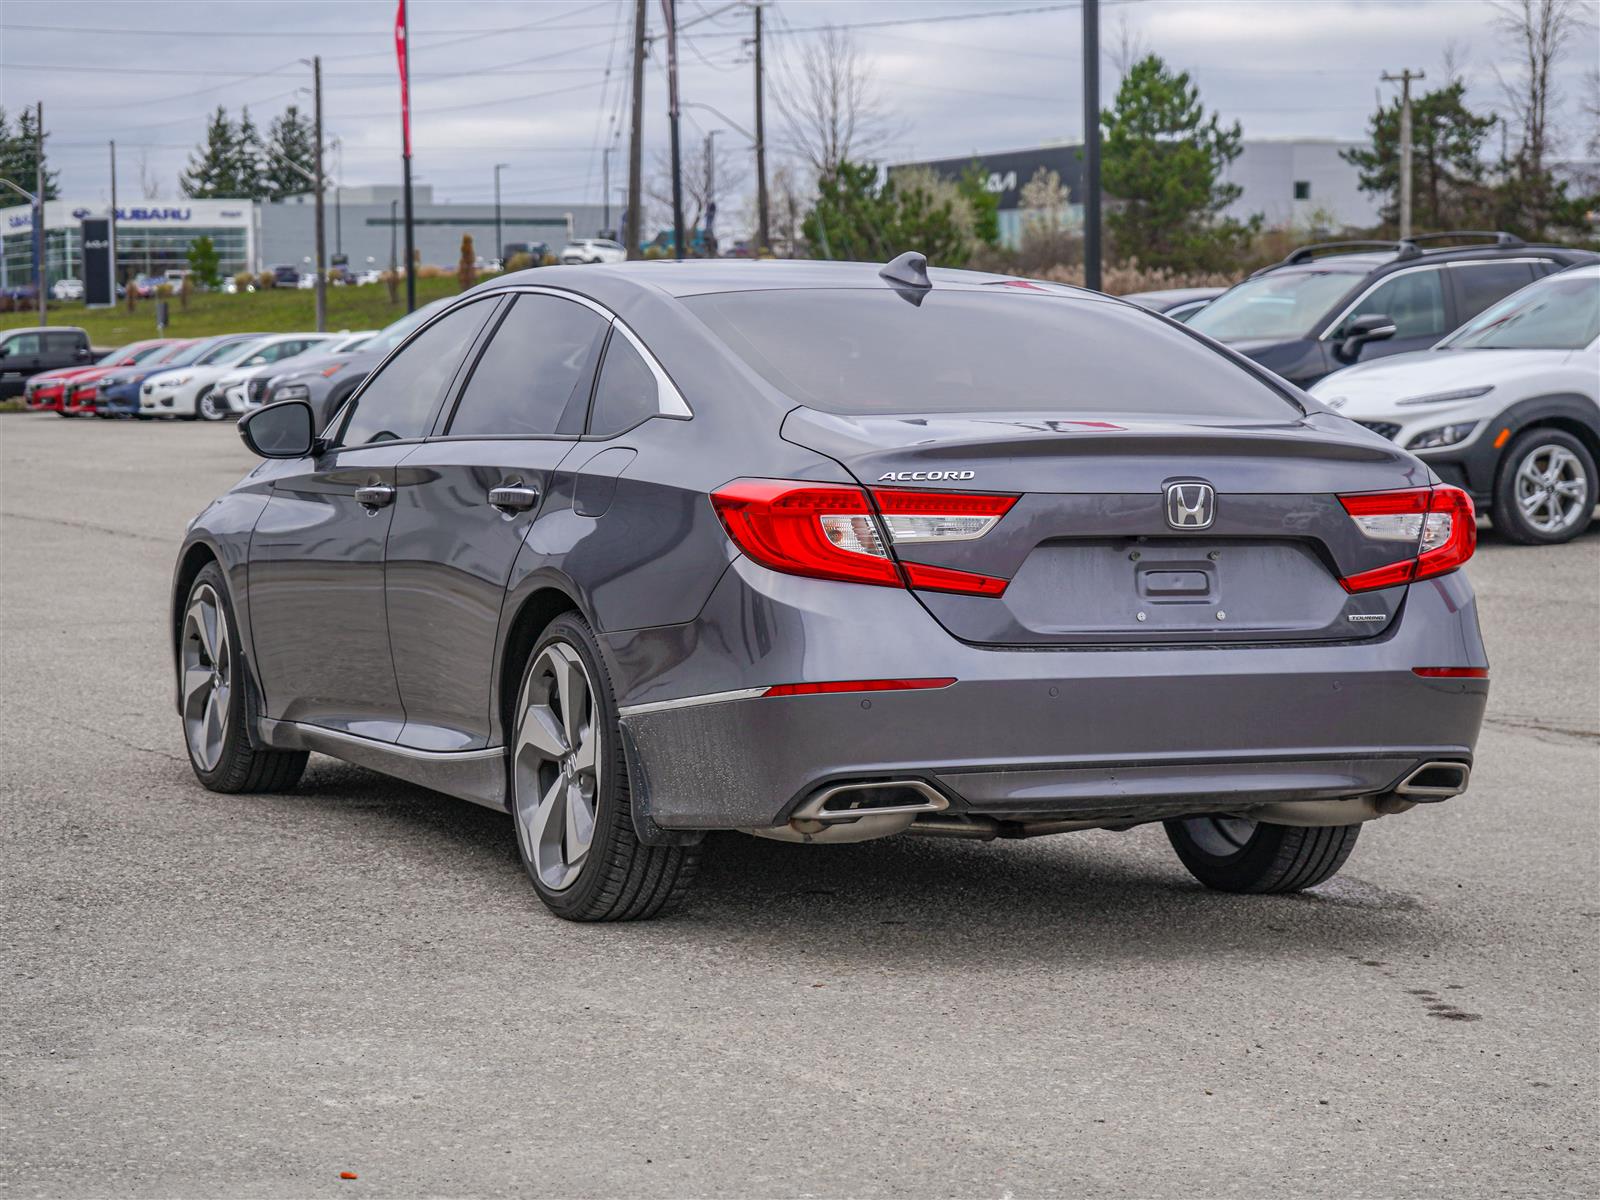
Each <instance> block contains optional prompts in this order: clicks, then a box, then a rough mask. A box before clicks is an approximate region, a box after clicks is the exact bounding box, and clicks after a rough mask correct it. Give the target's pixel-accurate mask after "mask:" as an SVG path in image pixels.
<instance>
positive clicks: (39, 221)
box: [33, 100, 49, 325]
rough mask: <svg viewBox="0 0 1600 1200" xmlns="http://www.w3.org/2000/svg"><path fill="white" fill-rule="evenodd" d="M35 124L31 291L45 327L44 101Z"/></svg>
mask: <svg viewBox="0 0 1600 1200" xmlns="http://www.w3.org/2000/svg"><path fill="white" fill-rule="evenodd" d="M36 113H37V118H36V120H37V123H36V124H35V125H34V127H33V144H34V151H33V177H34V187H33V191H34V201H33V203H34V213H33V245H34V252H33V285H34V286H33V290H34V291H35V292H37V293H38V296H39V324H40V325H46V324H48V323H49V322H48V320H47V318H46V316H45V298H44V249H45V247H44V101H43V100H41V101H39V107H38V108H37V110H36Z"/></svg>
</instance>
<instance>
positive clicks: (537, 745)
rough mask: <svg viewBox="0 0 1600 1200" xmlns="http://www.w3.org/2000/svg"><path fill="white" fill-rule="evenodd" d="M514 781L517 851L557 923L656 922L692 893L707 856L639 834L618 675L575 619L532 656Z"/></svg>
mask: <svg viewBox="0 0 1600 1200" xmlns="http://www.w3.org/2000/svg"><path fill="white" fill-rule="evenodd" d="M510 775H511V780H510V782H511V800H512V804H511V811H512V817H513V819H514V821H515V823H516V832H517V849H518V852H519V853H520V855H521V857H522V863H523V866H524V867H526V868H527V871H528V877H529V878H530V879H532V880H533V886H534V889H535V890H536V891H537V892H538V893H539V899H541V900H543V901H544V903H545V905H546V907H548V908H549V909H550V911H551V912H553V913H555V914H556V915H557V916H558V917H564V918H566V919H567V920H569V921H627V920H636V919H639V918H642V917H653V916H655V915H656V914H657V913H659V912H661V911H662V910H663V909H665V908H667V907H668V906H669V905H671V904H673V903H675V902H676V901H678V900H679V899H680V898H681V897H682V895H683V894H684V892H685V891H686V890H687V888H688V885H689V883H690V881H691V880H692V879H693V877H694V873H695V870H696V868H697V866H698V860H699V855H700V847H699V846H646V845H645V844H644V843H642V842H641V841H639V838H638V835H637V834H636V833H635V832H634V826H633V812H632V800H631V793H630V792H629V788H628V766H627V762H626V760H625V758H624V756H623V752H622V739H621V734H620V732H619V730H618V727H617V713H616V703H615V701H614V699H613V694H612V690H611V681H610V676H609V675H608V674H607V673H606V669H605V665H604V663H603V662H602V661H601V658H600V650H599V647H598V645H597V644H596V642H595V638H594V634H593V633H592V632H591V631H590V629H589V626H588V624H587V622H585V621H584V620H583V619H582V618H581V617H579V616H577V615H576V614H572V613H569V614H567V615H565V616H561V617H557V618H556V620H555V621H553V622H551V624H550V626H549V628H548V629H546V630H545V632H544V635H543V636H542V637H541V638H540V639H539V640H538V642H537V643H536V644H535V645H534V648H533V652H532V653H531V654H530V655H529V656H528V661H527V665H526V667H525V668H524V670H523V675H522V686H521V687H520V688H519V689H518V693H517V705H516V709H515V720H514V724H513V741H512V744H511V761H510Z"/></svg>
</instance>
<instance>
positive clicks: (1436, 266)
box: [1317, 256, 1553, 342]
mask: <svg viewBox="0 0 1600 1200" xmlns="http://www.w3.org/2000/svg"><path fill="white" fill-rule="evenodd" d="M1552 261H1553V260H1552V259H1550V258H1535V257H1526V258H1525V257H1522V256H1518V257H1515V258H1509V257H1508V258H1465V259H1457V260H1456V261H1455V262H1442V263H1418V264H1417V265H1416V266H1413V267H1402V268H1400V270H1398V271H1390V272H1389V273H1388V274H1387V275H1385V276H1383V277H1382V278H1380V279H1376V280H1374V281H1373V283H1372V286H1371V287H1369V288H1367V290H1366V291H1364V292H1362V293H1361V295H1359V296H1357V297H1356V298H1355V299H1354V300H1352V301H1351V302H1350V303H1349V304H1348V305H1346V306H1345V309H1344V311H1343V312H1341V313H1340V314H1339V315H1338V316H1337V317H1335V318H1334V319H1333V322H1332V323H1331V324H1330V325H1328V327H1327V328H1326V329H1324V330H1323V331H1322V332H1321V333H1320V334H1318V335H1317V341H1319V342H1326V341H1329V340H1331V339H1332V338H1333V336H1334V334H1333V331H1334V330H1335V329H1338V328H1339V327H1340V326H1342V325H1343V324H1344V323H1345V321H1347V320H1348V319H1349V318H1350V315H1351V314H1352V313H1354V312H1355V311H1356V308H1357V306H1359V305H1360V304H1361V302H1362V301H1363V300H1365V299H1366V298H1367V297H1368V296H1370V295H1372V293H1373V292H1375V291H1377V290H1378V289H1379V288H1381V287H1382V286H1383V285H1384V284H1386V283H1388V282H1389V281H1390V280H1391V279H1397V278H1399V277H1400V276H1401V275H1411V274H1414V273H1415V272H1417V271H1447V270H1449V269H1450V268H1451V267H1484V266H1499V265H1500V264H1501V263H1547V262H1552ZM1443 282H1444V281H1443V280H1440V283H1441V285H1442V284H1443ZM1528 282H1529V283H1537V282H1538V279H1530V280H1529V281H1528ZM1508 294H1509V293H1508ZM1446 319H1448V317H1447V318H1446ZM1458 328H1459V327H1458ZM1453 332H1454V330H1451V329H1446V330H1445V331H1444V332H1443V333H1441V334H1440V335H1439V336H1440V337H1441V338H1444V337H1448V336H1449V335H1450V334H1451V333H1453Z"/></svg>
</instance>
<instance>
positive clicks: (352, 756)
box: [257, 717, 508, 812]
mask: <svg viewBox="0 0 1600 1200" xmlns="http://www.w3.org/2000/svg"><path fill="white" fill-rule="evenodd" d="M257 729H258V732H259V733H260V735H261V741H262V742H263V743H264V744H265V745H267V746H270V747H272V748H273V749H275V750H315V751H316V752H317V753H318V754H326V755H328V756H329V757H330V758H337V759H340V760H341V761H343V762H347V763H354V764H355V765H356V766H358V767H367V768H369V769H371V770H374V771H381V772H382V773H383V774H385V775H393V776H394V777H395V778H397V779H404V780H406V781H407V782H408V783H415V784H418V785H420V786H421V787H425V788H432V789H433V790H434V791H436V792H443V793H445V795H447V796H455V797H457V798H458V799H461V800H470V801H472V802H473V803H474V804H481V805H483V806H484V807H485V808H493V809H496V810H498V811H500V812H506V811H508V810H507V808H506V765H505V764H506V752H505V747H504V746H495V747H493V748H491V749H488V750H454V751H438V750H414V749H412V748H411V747H409V746H396V745H394V744H392V743H390V742H378V741H374V740H373V739H372V738H364V737H357V736H356V735H355V734H352V733H344V732H342V731H340V730H337V729H324V728H323V727H322V726H320V725H306V724H303V723H302V722H299V721H274V720H272V719H271V718H269V717H263V718H262V719H261V720H260V722H259V723H258V725H257Z"/></svg>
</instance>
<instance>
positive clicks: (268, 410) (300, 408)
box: [239, 400, 315, 458]
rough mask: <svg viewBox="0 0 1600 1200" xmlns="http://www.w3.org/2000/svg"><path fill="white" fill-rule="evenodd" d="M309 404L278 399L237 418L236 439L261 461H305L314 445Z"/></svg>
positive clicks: (313, 423) (312, 423)
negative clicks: (273, 459)
mask: <svg viewBox="0 0 1600 1200" xmlns="http://www.w3.org/2000/svg"><path fill="white" fill-rule="evenodd" d="M314 426H315V422H314V421H313V420H312V417H311V405H309V404H307V403H306V402H305V401H304V400H280V401H279V402H278V403H276V404H268V405H266V406H265V407H263V408H258V409H256V410H255V411H254V412H248V413H245V415H244V416H242V417H240V418H239V436H240V437H241V438H243V439H244V444H245V445H246V446H248V447H249V448H250V453H252V454H255V455H259V456H260V457H261V458H304V457H305V456H306V455H307V454H310V453H311V450H312V446H313V445H314V441H315V439H314V434H313V429H314Z"/></svg>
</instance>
